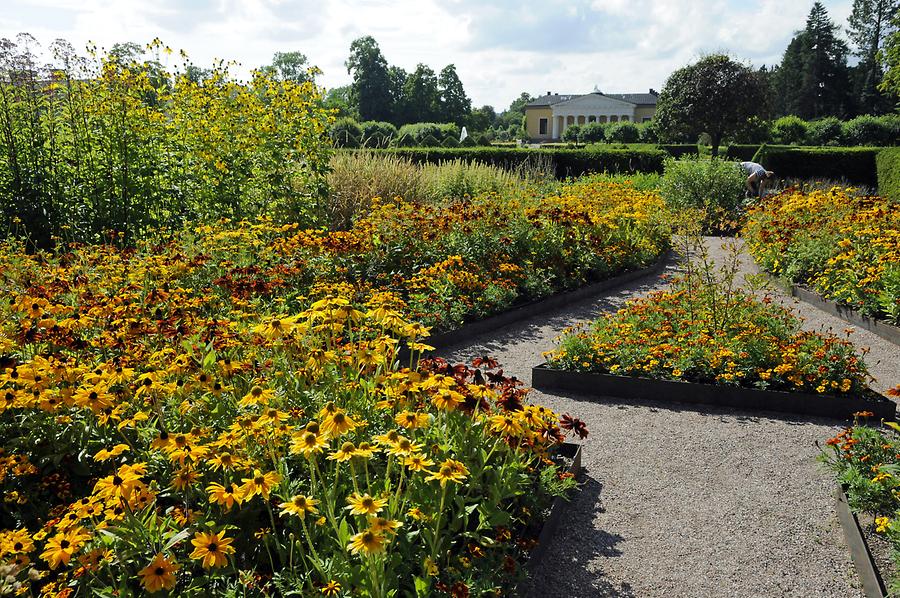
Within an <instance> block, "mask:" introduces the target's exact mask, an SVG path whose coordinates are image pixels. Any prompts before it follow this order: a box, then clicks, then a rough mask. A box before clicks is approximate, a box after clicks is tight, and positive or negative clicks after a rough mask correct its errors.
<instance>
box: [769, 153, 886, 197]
mask: <svg viewBox="0 0 900 598" xmlns="http://www.w3.org/2000/svg"><path fill="white" fill-rule="evenodd" d="M879 151H880V150H879V149H878V148H871V147H834V148H831V147H779V146H774V145H769V146H763V147H762V148H760V151H759V154H758V156H757V157H756V159H755V160H754V161H755V162H759V163H760V164H762V165H763V166H765V167H766V169H767V170H773V171H775V174H776V175H778V176H779V177H780V178H797V179H827V180H846V181H848V182H850V183H852V184H855V185H866V186H868V187H873V188H874V187H875V186H876V185H877V184H878V180H877V176H876V167H875V156H876V155H877V154H878V152H879Z"/></svg>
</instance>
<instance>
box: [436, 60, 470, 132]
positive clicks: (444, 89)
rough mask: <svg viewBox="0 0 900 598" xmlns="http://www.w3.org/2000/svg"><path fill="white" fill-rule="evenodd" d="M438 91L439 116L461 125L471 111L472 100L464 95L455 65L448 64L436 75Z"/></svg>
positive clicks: (464, 91)
mask: <svg viewBox="0 0 900 598" xmlns="http://www.w3.org/2000/svg"><path fill="white" fill-rule="evenodd" d="M438 86H439V90H438V91H439V93H440V100H439V103H440V113H439V114H440V116H441V117H442V118H444V119H446V120H447V121H448V122H452V123H456V124H458V125H461V124H463V123H464V122H465V120H466V117H468V116H469V113H471V112H472V100H470V99H469V98H468V96H466V90H465V89H464V88H463V84H462V81H460V80H459V75H457V74H456V66H455V65H452V64H448V65H447V66H445V67H444V68H443V69H441V74H440V75H439V76H438Z"/></svg>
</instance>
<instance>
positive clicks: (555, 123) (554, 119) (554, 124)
mask: <svg viewBox="0 0 900 598" xmlns="http://www.w3.org/2000/svg"><path fill="white" fill-rule="evenodd" d="M550 120H551V125H550V126H551V130H552V131H553V132H552V133H551V134H550V138H551V139H557V138H559V116H557V115H556V114H554V115H553V116H551V117H550Z"/></svg>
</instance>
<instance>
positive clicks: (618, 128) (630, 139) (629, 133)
mask: <svg viewBox="0 0 900 598" xmlns="http://www.w3.org/2000/svg"><path fill="white" fill-rule="evenodd" d="M640 137H641V136H640V131H639V130H638V127H637V125H636V124H634V123H613V124H612V125H610V127H609V129H608V130H607V131H606V139H607V140H608V141H610V142H614V143H615V142H618V143H637V142H638V141H639V140H640Z"/></svg>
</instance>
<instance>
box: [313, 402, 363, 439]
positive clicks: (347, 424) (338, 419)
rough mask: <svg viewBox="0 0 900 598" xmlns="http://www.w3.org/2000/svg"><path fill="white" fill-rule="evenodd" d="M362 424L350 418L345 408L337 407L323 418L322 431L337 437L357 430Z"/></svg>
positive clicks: (328, 435)
mask: <svg viewBox="0 0 900 598" xmlns="http://www.w3.org/2000/svg"><path fill="white" fill-rule="evenodd" d="M359 425H360V424H359V423H357V422H355V421H353V420H352V419H350V416H349V415H347V414H346V412H344V410H343V409H337V410H336V411H335V412H334V413H332V414H330V415H328V416H327V417H326V418H325V419H324V420H322V426H321V427H322V432H323V433H324V434H325V436H327V437H329V438H337V437H338V436H340V435H341V434H344V433H346V432H349V431H352V430H355V429H356V428H357V427H358V426H359Z"/></svg>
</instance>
